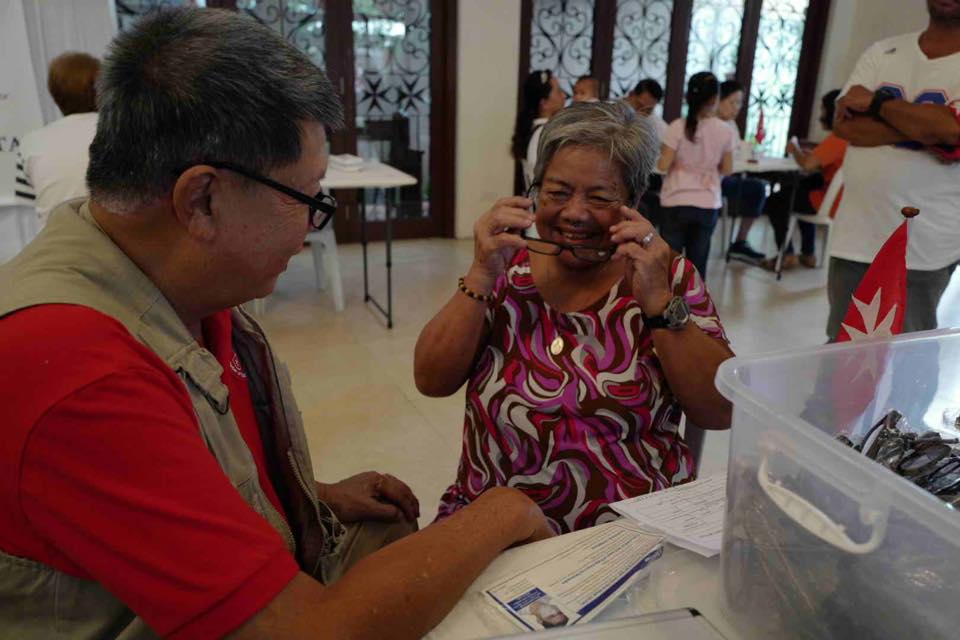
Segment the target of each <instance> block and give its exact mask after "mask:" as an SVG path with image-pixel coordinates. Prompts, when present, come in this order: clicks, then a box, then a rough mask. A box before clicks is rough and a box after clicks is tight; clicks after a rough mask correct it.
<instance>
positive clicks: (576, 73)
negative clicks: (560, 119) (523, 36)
mask: <svg viewBox="0 0 960 640" xmlns="http://www.w3.org/2000/svg"><path fill="white" fill-rule="evenodd" d="M593 9H594V0H534V3H533V18H532V24H531V25H530V70H531V71H533V70H535V69H549V70H551V71H552V72H553V74H554V75H555V76H556V77H557V80H559V82H560V86H561V88H562V89H563V90H564V91H566V92H567V95H572V94H573V85H574V84H575V83H576V81H577V78H579V77H580V76H584V75H588V74H589V73H590V60H591V57H592V56H593Z"/></svg>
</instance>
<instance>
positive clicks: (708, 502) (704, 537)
mask: <svg viewBox="0 0 960 640" xmlns="http://www.w3.org/2000/svg"><path fill="white" fill-rule="evenodd" d="M610 506H611V507H613V508H614V510H616V512H617V513H619V514H620V515H623V516H626V517H628V518H630V519H632V520H635V521H636V522H637V523H638V524H639V525H640V526H641V527H643V528H644V529H647V530H649V531H656V532H658V533H662V534H663V535H664V536H666V538H667V541H668V542H670V543H671V544H675V545H677V546H678V547H683V548H684V549H689V550H690V551H693V552H694V553H699V554H700V555H702V556H706V557H708V558H709V557H711V556H715V555H717V554H718V553H720V545H721V544H722V543H723V514H724V512H725V511H726V509H727V479H726V477H725V476H723V475H718V476H711V477H709V478H704V479H702V480H696V481H694V482H689V483H687V484H681V485H677V486H676V487H671V488H669V489H664V490H662V491H654V492H653V493H648V494H646V495H642V496H637V497H636V498H630V499H629V500H624V501H622V502H615V503H613V504H611V505H610Z"/></svg>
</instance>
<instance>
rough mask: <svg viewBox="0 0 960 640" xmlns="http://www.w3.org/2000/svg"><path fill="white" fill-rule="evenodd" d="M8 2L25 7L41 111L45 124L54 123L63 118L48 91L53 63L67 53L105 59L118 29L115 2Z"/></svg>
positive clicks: (11, 0)
mask: <svg viewBox="0 0 960 640" xmlns="http://www.w3.org/2000/svg"><path fill="white" fill-rule="evenodd" d="M7 1H8V2H17V3H19V2H22V3H23V15H24V18H25V23H26V31H27V37H28V40H29V42H30V58H31V59H32V62H33V71H34V75H35V76H36V86H37V94H38V95H39V97H40V109H41V112H42V115H43V122H44V124H47V123H50V122H52V121H54V120H56V119H57V118H60V117H61V114H60V110H59V109H58V108H57V105H56V104H55V103H54V102H53V98H51V97H50V92H49V91H47V69H48V68H49V66H50V61H51V60H53V59H54V58H56V57H57V56H58V55H60V54H61V53H64V52H66V51H82V52H84V53H89V54H90V55H93V56H96V57H98V58H101V59H102V58H103V55H104V53H105V52H106V50H107V45H108V44H109V43H110V40H111V39H112V38H113V36H114V34H115V33H116V29H117V20H116V16H115V13H114V4H113V0H7ZM0 5H2V0H0Z"/></svg>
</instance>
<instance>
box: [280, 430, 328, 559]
mask: <svg viewBox="0 0 960 640" xmlns="http://www.w3.org/2000/svg"><path fill="white" fill-rule="evenodd" d="M287 460H289V462H290V468H291V469H292V470H293V476H294V477H295V478H296V479H297V484H299V485H300V489H302V490H303V493H304V494H306V496H307V498H310V497H311V495H310V490H309V489H308V488H307V483H306V482H305V481H304V479H303V476H302V475H301V474H300V467H299V466H297V460H296V458H294V456H293V449H289V450H287ZM310 504H312V505H313V513H314V515H316V516H317V522H318V523H320V529H321V530H322V531H323V533H324V541H323V551H322V552H321V553H320V555H319V556H318V557H317V564H316V565H315V566H314V567H313V572H312V575H317V569H319V568H320V562H321V561H322V560H323V556H325V555H327V554H329V553H330V552H331V551H333V549H334V547H335V546H336V544H337V531H336V527H337V523H335V522H331V523H330V524H331V529H332V530H331V531H327V528H326V527H325V526H323V518H322V517H321V516H320V505H318V504H317V502H316V500H312V499H311V500H310Z"/></svg>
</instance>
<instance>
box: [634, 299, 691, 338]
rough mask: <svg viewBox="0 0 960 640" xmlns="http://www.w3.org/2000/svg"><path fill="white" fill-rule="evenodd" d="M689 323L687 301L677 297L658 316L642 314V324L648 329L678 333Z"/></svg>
mask: <svg viewBox="0 0 960 640" xmlns="http://www.w3.org/2000/svg"><path fill="white" fill-rule="evenodd" d="M688 322H690V307H689V306H688V305H687V301H686V300H684V299H683V298H681V297H680V296H677V297H675V298H673V299H672V300H671V301H670V302H668V303H667V306H666V308H665V309H664V310H663V313H661V314H660V315H659V316H648V315H646V314H644V316H643V323H644V324H645V325H646V326H648V327H650V329H651V330H652V329H670V330H671V331H679V330H680V329H683V328H684V327H685V326H687V323H688Z"/></svg>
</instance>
